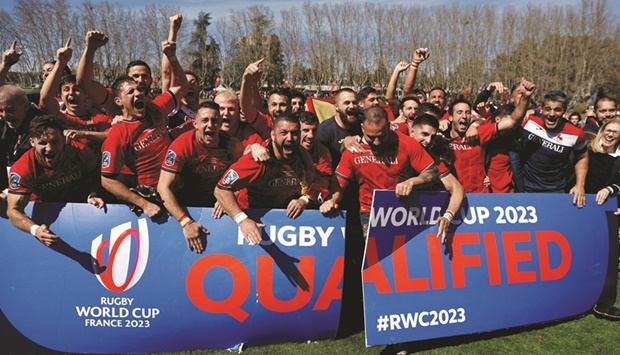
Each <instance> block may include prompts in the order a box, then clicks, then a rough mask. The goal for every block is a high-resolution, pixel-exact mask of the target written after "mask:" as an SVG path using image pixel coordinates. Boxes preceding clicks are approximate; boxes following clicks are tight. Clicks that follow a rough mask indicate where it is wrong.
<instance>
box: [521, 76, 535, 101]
mask: <svg viewBox="0 0 620 355" xmlns="http://www.w3.org/2000/svg"><path fill="white" fill-rule="evenodd" d="M518 90H519V92H520V93H521V95H523V97H526V98H529V97H531V96H532V94H533V93H534V90H536V85H534V84H533V83H532V82H531V81H528V80H527V79H525V78H521V84H520V85H519V89H518Z"/></svg>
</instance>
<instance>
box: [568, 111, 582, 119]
mask: <svg viewBox="0 0 620 355" xmlns="http://www.w3.org/2000/svg"><path fill="white" fill-rule="evenodd" d="M573 116H577V117H579V119H580V120H581V114H579V112H577V111H573V112H572V113H571V114H570V115H568V118H569V119H570V118H571V117H573Z"/></svg>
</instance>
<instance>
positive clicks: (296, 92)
mask: <svg viewBox="0 0 620 355" xmlns="http://www.w3.org/2000/svg"><path fill="white" fill-rule="evenodd" d="M290 92H291V94H290V97H291V100H293V99H296V98H300V99H301V102H303V101H304V100H305V99H306V96H305V95H304V93H303V92H301V91H299V90H291V91H290Z"/></svg>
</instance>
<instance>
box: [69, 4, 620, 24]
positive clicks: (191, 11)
mask: <svg viewBox="0 0 620 355" xmlns="http://www.w3.org/2000/svg"><path fill="white" fill-rule="evenodd" d="M68 1H69V3H70V4H72V5H79V4H81V3H82V0H68ZM306 1H308V0H270V1H256V0H215V1H214V0H176V1H170V0H132V1H131V2H121V3H122V4H123V6H126V7H130V8H141V7H144V6H145V5H148V4H154V3H156V4H162V5H171V6H176V7H179V8H180V10H181V13H182V14H183V16H185V17H187V18H195V16H196V14H198V12H200V11H204V12H210V13H211V15H212V18H213V19H217V18H220V17H226V16H228V14H229V12H230V10H231V9H242V8H244V7H247V6H250V5H255V4H265V5H268V6H269V7H270V8H271V10H273V12H274V14H275V16H276V20H277V18H278V14H279V12H280V9H284V8H289V7H291V6H295V5H297V6H301V5H302V4H304V2H306ZM349 1H350V2H352V3H364V2H373V3H375V4H403V5H420V6H428V7H430V6H436V5H444V4H448V5H449V4H454V3H459V4H460V5H461V6H468V5H487V4H488V5H494V6H497V7H498V8H502V7H503V6H506V5H511V6H515V7H517V8H518V7H524V6H526V5H527V4H528V3H534V4H541V3H544V4H554V5H578V4H579V3H580V2H581V1H580V0H543V1H540V0H538V1H532V0H511V1H504V0H459V1H454V0H433V1H428V0H408V1H400V0H372V1H371V0H349ZM91 2H92V3H98V2H101V1H98V0H91ZM109 2H111V3H114V2H115V0H109ZM322 2H331V1H323V0H319V1H312V3H322ZM609 4H610V7H611V8H612V11H613V13H614V14H615V15H616V17H617V18H618V17H620V1H618V0H609Z"/></svg>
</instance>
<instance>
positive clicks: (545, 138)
mask: <svg viewBox="0 0 620 355" xmlns="http://www.w3.org/2000/svg"><path fill="white" fill-rule="evenodd" d="M567 103H568V98H567V97H566V95H565V94H564V93H563V92H561V91H551V92H548V93H547V94H545V96H544V97H543V103H542V111H541V114H542V117H538V116H534V115H530V116H528V117H527V118H526V120H525V121H524V122H523V125H522V126H523V141H524V146H523V151H522V154H521V162H522V163H523V185H524V189H525V192H549V193H556V192H557V193H562V192H565V191H566V190H567V189H568V186H567V184H568V179H569V169H570V167H571V166H572V164H571V153H572V154H573V155H574V159H575V161H574V172H575V179H576V181H575V186H573V187H572V188H571V189H570V190H569V193H571V194H573V195H574V197H573V203H574V204H575V205H577V207H579V208H581V207H583V206H584V205H585V203H586V195H585V183H586V175H587V174H588V149H587V144H586V137H585V134H584V132H583V131H582V130H581V129H579V128H577V127H575V126H573V125H572V124H570V123H568V122H567V121H566V120H565V119H564V113H565V112H566V106H567Z"/></svg>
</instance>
